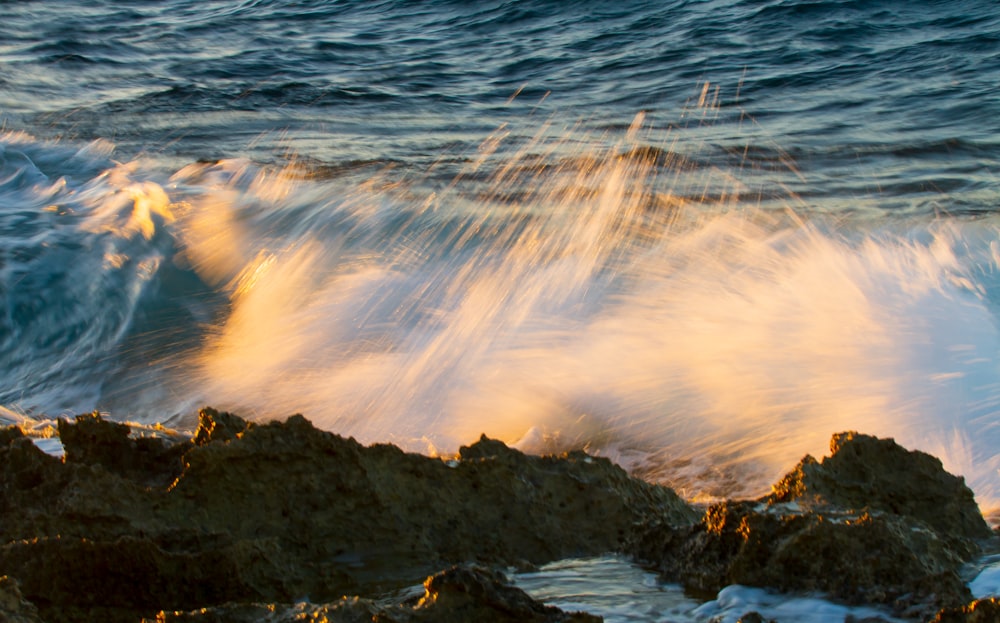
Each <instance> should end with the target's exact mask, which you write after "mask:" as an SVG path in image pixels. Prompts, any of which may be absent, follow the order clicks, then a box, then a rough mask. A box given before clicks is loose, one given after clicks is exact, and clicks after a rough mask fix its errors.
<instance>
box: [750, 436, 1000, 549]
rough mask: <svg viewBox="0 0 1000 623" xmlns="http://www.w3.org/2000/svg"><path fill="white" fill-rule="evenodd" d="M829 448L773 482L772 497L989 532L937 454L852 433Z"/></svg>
mask: <svg viewBox="0 0 1000 623" xmlns="http://www.w3.org/2000/svg"><path fill="white" fill-rule="evenodd" d="M830 450H831V455H830V456H829V457H827V458H825V459H823V461H822V462H817V461H816V460H815V459H814V458H813V457H811V456H808V455H807V456H806V457H805V458H803V459H802V461H801V462H800V463H799V464H798V466H796V468H795V469H793V470H792V471H791V472H790V473H789V474H788V475H786V476H785V477H784V478H783V479H782V480H781V481H779V482H778V483H777V484H775V485H774V487H773V492H772V494H771V495H770V496H769V497H768V501H769V502H771V503H779V502H792V501H798V502H803V503H809V504H812V505H817V504H818V505H823V504H826V505H830V506H834V507H838V508H844V509H864V508H868V509H871V510H877V511H883V512H886V513H892V514H894V515H903V516H906V517H913V518H915V519H919V520H921V521H923V522H925V523H927V524H930V526H931V527H933V528H934V529H935V530H936V531H937V532H939V533H941V534H944V535H949V536H956V537H960V538H971V539H978V538H986V537H989V536H990V528H989V526H988V525H987V524H986V521H985V520H984V519H983V516H982V514H981V513H980V511H979V507H978V506H977V505H976V500H975V498H974V497H973V494H972V490H971V489H969V488H968V487H967V486H966V485H965V480H964V479H963V478H962V477H961V476H953V475H952V474H949V473H948V472H946V471H945V470H944V468H943V467H942V466H941V461H939V460H938V459H937V458H935V457H933V456H931V455H929V454H925V453H923V452H920V451H916V450H907V449H906V448H903V447H902V446H900V445H898V444H897V443H896V442H895V441H894V440H892V439H879V438H877V437H872V436H869V435H860V434H858V433H856V432H853V431H849V432H845V433H840V434H837V435H834V436H833V439H831V441H830Z"/></svg>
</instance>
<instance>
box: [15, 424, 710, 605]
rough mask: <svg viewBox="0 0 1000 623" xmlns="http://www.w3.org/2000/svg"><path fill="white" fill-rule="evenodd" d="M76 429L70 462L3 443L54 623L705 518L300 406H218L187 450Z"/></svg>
mask: <svg viewBox="0 0 1000 623" xmlns="http://www.w3.org/2000/svg"><path fill="white" fill-rule="evenodd" d="M8 431H9V429H8ZM60 433H61V435H63V436H64V439H65V440H67V441H65V445H66V458H65V461H60V460H59V459H55V458H53V457H49V456H47V455H45V454H44V453H41V452H40V451H39V450H38V449H37V448H36V447H35V446H34V444H32V443H31V441H30V440H28V439H26V438H24V437H23V436H21V435H20V434H19V433H16V432H4V433H3V437H2V438H0V439H6V440H7V443H6V445H5V446H3V447H0V492H2V493H3V498H2V500H0V573H9V574H11V575H14V576H15V577H18V578H19V579H20V580H21V582H22V590H23V592H24V594H25V596H26V597H27V598H28V599H30V600H31V601H33V602H34V603H35V604H36V605H37V606H38V607H39V609H40V611H41V613H42V616H43V618H44V619H45V620H46V621H48V622H49V623H59V622H60V621H80V622H86V621H102V622H103V621H108V622H114V621H123V622H124V621H130V622H133V621H135V620H137V619H138V618H139V617H140V616H153V614H154V613H155V612H157V611H159V610H192V609H196V608H201V607H205V606H214V605H218V604H222V603H225V602H229V601H239V602H244V601H259V602H292V601H295V600H298V599H304V598H307V597H308V598H309V599H310V600H311V601H313V602H322V601H330V600H334V599H336V598H339V597H340V596H341V595H345V594H369V595H370V594H378V593H380V592H383V591H385V590H390V589H395V588H399V587H401V586H405V585H409V584H412V583H413V582H415V581H417V580H418V579H419V578H421V577H424V576H426V575H427V574H429V573H431V572H433V571H435V570H436V569H440V568H442V567H445V566H448V565H449V564H454V563H457V562H463V561H479V562H481V563H486V564H499V565H532V564H540V563H544V562H547V561H551V560H555V559H559V558H565V557H569V556H580V555H589V554H598V553H603V552H607V551H614V550H619V549H621V547H622V546H623V544H624V543H625V542H626V541H628V540H630V539H631V538H632V537H633V536H634V534H635V530H636V528H637V526H638V525H640V524H641V523H642V522H643V521H646V520H649V519H650V518H651V517H657V518H660V519H661V520H663V521H667V522H668V523H677V524H685V523H691V522H693V521H695V520H696V514H695V513H694V512H693V511H692V510H691V509H690V508H689V507H688V506H687V505H686V504H685V503H683V502H682V501H681V500H680V499H679V498H678V497H677V496H676V495H675V494H674V493H673V492H672V491H670V490H669V489H667V488H665V487H659V486H654V485H650V484H648V483H645V482H642V481H639V480H636V479H633V478H630V477H629V476H628V475H627V474H626V473H625V472H624V471H623V470H622V469H621V468H619V467H617V466H615V465H613V464H612V463H611V462H610V461H608V460H606V459H600V458H594V457H590V456H587V455H586V454H584V453H571V454H569V455H566V456H563V457H535V456H526V455H524V454H522V453H520V452H518V451H516V450H512V449H510V448H507V447H506V446H504V445H503V444H501V443H500V442H496V441H493V440H489V439H485V438H484V439H481V440H480V441H479V442H478V443H477V444H473V445H472V446H470V447H469V448H467V449H465V451H464V455H465V456H466V457H467V458H462V459H461V460H457V461H451V462H445V461H442V460H440V459H432V458H428V457H424V456H420V455H415V454H407V453H404V452H403V451H401V450H400V449H399V448H396V447H395V446H390V445H375V446H371V447H367V448H366V447H363V446H361V445H360V444H358V443H357V442H355V441H354V440H353V439H344V438H342V437H339V436H337V435H334V434H331V433H326V432H323V431H319V430H317V429H316V428H314V427H313V426H312V425H311V424H310V423H309V422H308V421H307V420H306V419H305V418H303V417H301V416H293V417H291V418H289V419H288V420H287V421H286V422H280V423H279V422H274V423H269V424H263V425H258V424H252V423H247V422H245V421H243V420H241V419H239V418H237V417H236V416H232V415H230V414H219V413H216V412H213V411H210V410H206V411H204V412H203V413H202V414H201V424H200V427H199V431H198V433H197V434H196V435H195V437H194V439H193V440H191V441H190V442H184V443H180V444H174V445H173V446H171V445H169V444H167V443H166V442H163V441H161V440H156V443H155V444H147V443H145V441H149V440H144V439H142V438H140V439H135V438H133V437H131V436H129V434H128V430H127V428H123V427H121V426H120V425H118V424H114V423H111V422H105V421H103V420H101V419H100V418H97V417H94V416H81V417H80V418H77V419H76V421H75V422H62V423H60Z"/></svg>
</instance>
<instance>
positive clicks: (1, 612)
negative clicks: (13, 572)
mask: <svg viewBox="0 0 1000 623" xmlns="http://www.w3.org/2000/svg"><path fill="white" fill-rule="evenodd" d="M0 621H4V622H5V623H42V620H41V619H40V618H38V609H37V608H36V607H35V605H34V604H32V603H31V602H29V601H27V600H25V599H24V597H23V596H22V595H21V590H20V588H19V587H18V584H17V581H16V580H15V579H14V578H11V577H8V576H6V575H5V576H2V577H0Z"/></svg>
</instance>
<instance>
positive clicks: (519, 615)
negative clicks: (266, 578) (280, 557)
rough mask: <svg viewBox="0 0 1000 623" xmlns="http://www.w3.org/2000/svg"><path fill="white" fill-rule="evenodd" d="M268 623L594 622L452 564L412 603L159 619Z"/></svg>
mask: <svg viewBox="0 0 1000 623" xmlns="http://www.w3.org/2000/svg"><path fill="white" fill-rule="evenodd" d="M265 618H266V620H267V621H269V622H270V623H293V622H295V621H304V620H308V621H327V622H329V623H366V622H369V621H376V620H377V621H381V622H383V623H468V622H469V621H484V622H492V623H504V622H509V623H521V622H526V623H557V622H558V623H562V622H566V623H597V622H598V621H602V620H603V619H602V618H601V617H596V616H593V615H589V614H586V613H580V612H574V613H566V612H563V611H562V610H560V609H558V608H555V607H553V606H546V605H544V604H542V603H540V602H538V601H536V600H534V599H532V598H531V597H530V596H528V594H527V593H525V592H524V591H522V590H521V589H519V588H516V587H514V586H511V585H510V584H509V583H508V581H507V578H506V577H505V576H504V575H503V574H501V573H499V572H497V571H493V570H490V569H485V568H482V567H476V566H471V565H461V566H456V567H453V568H451V569H448V570H446V571H442V572H440V573H437V574H435V575H433V576H430V577H428V578H427V580H426V581H425V582H424V595H423V596H422V597H421V598H420V599H419V600H416V601H414V602H412V603H404V604H399V605H391V606H385V605H377V604H376V603H375V602H373V601H371V600H367V599H361V598H358V597H344V598H342V599H340V600H338V601H336V602H333V603H329V604H322V605H312V604H305V603H302V604H297V605H292V606H281V605H273V604H256V605H246V604H229V605H224V606H220V607H217V608H208V609H204V610H199V611H194V612H187V613H183V612H174V613H167V612H161V613H159V614H158V615H157V617H156V619H155V620H156V621H157V622H159V623H223V622H225V623H258V622H259V621H261V620H264V619H265Z"/></svg>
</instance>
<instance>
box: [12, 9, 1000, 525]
mask: <svg viewBox="0 0 1000 623" xmlns="http://www.w3.org/2000/svg"><path fill="white" fill-rule="evenodd" d="M998 84H1000V10H998V9H997V7H996V5H995V3H993V2H988V1H985V0H982V1H973V0H968V1H948V2H944V1H939V2H921V3H913V2H903V1H866V2H855V1H818V2H805V1H801V0H795V1H791V0H788V1H777V0H766V1H765V0H760V1H756V0H754V1H751V0H742V1H735V0H719V1H711V2H693V1H688V2H677V1H674V2H648V3H643V2H617V3H597V2H581V3H573V4H572V5H567V4H565V3H557V2H543V1H526V2H517V1H511V2H490V3H467V2H448V1H443V0H437V1H433V2H402V1H399V2H388V1H387V2H290V1H288V2H278V1H274V2H265V1H259V2H252V1H248V2H221V1H204V0H202V1H199V2H188V1H181V0H174V1H168V2H133V3H128V4H127V5H124V4H122V3H111V2H87V3H83V2H59V1H44V2H43V1H34V2H32V1H26V2H0V120H2V124H3V131H2V134H0V297H2V298H0V301H2V307H0V370H2V372H3V373H2V374H0V404H3V405H6V406H7V407H9V408H12V409H15V410H20V411H23V412H27V413H29V414H32V415H35V416H39V417H40V416H43V415H49V416H55V415H60V414H65V413H75V412H81V411H89V410H92V409H102V410H105V411H109V412H110V413H111V414H112V416H114V417H118V418H121V419H133V420H139V421H142V422H154V421H169V422H171V423H172V424H175V425H178V426H182V427H183V426H189V425H190V423H191V421H192V420H191V418H192V416H193V414H194V413H195V410H196V409H197V407H198V406H201V405H204V404H213V405H215V406H217V407H220V408H230V409H237V410H240V411H241V412H242V413H244V414H246V415H250V416H254V417H261V418H267V417H283V416H286V415H289V414H291V413H294V412H303V413H305V414H306V415H307V416H308V417H310V418H311V419H313V420H314V421H316V422H317V423H318V424H320V425H322V426H324V427H326V428H328V429H331V430H335V431H338V432H344V433H349V434H354V435H357V436H358V437H360V438H362V439H364V440H366V441H374V440H390V441H395V442H397V443H400V444H402V445H404V446H407V447H409V448H411V449H415V450H420V451H429V452H435V451H439V452H450V451H454V449H455V448H456V447H457V446H458V445H459V444H461V443H465V442H467V441H468V440H469V439H472V438H476V437H478V435H479V434H480V433H481V432H484V431H485V432H487V433H489V434H491V435H494V436H498V437H501V438H503V439H505V440H507V441H509V442H518V443H520V444H521V446H522V447H524V448H525V449H530V450H551V449H560V448H566V447H586V448H588V449H590V450H591V451H594V452H602V453H605V454H608V455H611V456H613V457H615V458H616V459H618V460H620V461H622V462H623V463H626V464H627V465H629V466H631V467H632V468H634V469H636V470H637V472H638V473H642V474H644V475H647V476H648V477H651V478H656V479H661V480H664V481H666V482H670V483H672V484H674V485H675V486H677V487H679V488H680V489H681V490H682V491H683V492H685V493H686V494H688V495H690V496H692V497H698V496H701V495H733V494H740V493H744V494H754V493H759V492H760V491H761V490H762V489H763V488H766V486H767V484H768V483H769V482H771V481H772V480H773V479H774V477H775V476H777V475H779V474H780V473H782V472H783V471H784V470H786V469H788V468H789V467H790V466H791V465H792V464H794V462H795V461H796V460H797V459H798V458H799V457H800V456H801V455H802V454H803V453H805V452H813V453H815V454H817V455H820V454H822V453H823V452H824V451H825V446H826V441H827V439H828V438H829V436H830V435H831V434H832V433H834V432H838V431H840V430H844V429H848V428H854V429H860V430H863V431H866V432H870V433H875V434H882V435H891V436H895V437H896V438H897V439H899V440H900V441H901V442H903V443H905V444H907V445H910V446H911V447H920V448H923V449H925V450H928V451H931V452H934V453H936V454H938V455H939V456H941V457H942V459H943V460H944V461H945V464H946V466H948V467H949V469H952V470H954V471H958V472H961V473H963V474H965V475H966V476H967V477H968V479H969V481H970V483H972V484H973V486H974V487H975V489H976V491H977V494H978V495H979V496H980V501H981V503H982V504H983V505H984V507H989V508H992V507H994V506H995V505H996V504H997V500H1000V478H998V476H997V473H998V472H997V469H998V468H1000V455H998V453H997V452H996V448H997V447H1000V446H998V443H997V442H1000V412H998V409H1000V369H998V365H1000V357H998V348H1000V332H998V324H997V319H998V309H1000V278H998V276H997V275H998V274H1000V272H998V271H1000V265H998V261H1000V239H998V234H1000V220H998V207H1000V201H998V198H1000V179H998V171H1000V89H998V88H997V85H998Z"/></svg>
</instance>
